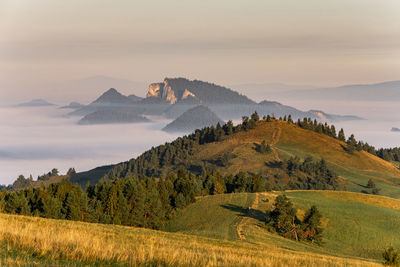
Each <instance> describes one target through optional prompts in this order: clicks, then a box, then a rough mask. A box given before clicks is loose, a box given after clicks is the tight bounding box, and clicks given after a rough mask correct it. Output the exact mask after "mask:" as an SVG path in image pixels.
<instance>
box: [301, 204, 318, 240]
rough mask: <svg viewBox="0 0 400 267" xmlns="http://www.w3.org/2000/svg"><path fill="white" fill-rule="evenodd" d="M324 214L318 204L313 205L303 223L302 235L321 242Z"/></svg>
mask: <svg viewBox="0 0 400 267" xmlns="http://www.w3.org/2000/svg"><path fill="white" fill-rule="evenodd" d="M321 219H322V215H321V213H320V212H319V210H318V209H317V207H316V206H312V207H311V208H310V209H309V210H308V211H307V212H306V214H305V216H304V220H303V223H302V228H303V232H302V236H303V238H306V239H307V240H309V241H311V242H312V243H314V242H316V243H321V241H322V232H323V229H322V228H321Z"/></svg>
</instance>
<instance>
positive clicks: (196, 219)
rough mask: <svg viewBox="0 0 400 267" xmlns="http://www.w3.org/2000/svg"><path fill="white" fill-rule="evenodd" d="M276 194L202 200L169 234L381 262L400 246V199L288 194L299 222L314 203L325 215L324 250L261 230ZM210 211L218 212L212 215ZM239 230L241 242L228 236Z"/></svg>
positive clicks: (236, 236)
mask: <svg viewBox="0 0 400 267" xmlns="http://www.w3.org/2000/svg"><path fill="white" fill-rule="evenodd" d="M277 194H278V193H259V194H257V196H256V194H246V193H242V194H231V195H216V196H209V197H205V198H201V199H199V200H198V201H197V202H196V203H195V204H193V205H191V206H189V207H188V208H186V210H185V211H184V212H183V213H182V214H180V215H179V216H178V217H177V218H176V219H175V220H174V221H172V222H171V226H170V227H169V228H168V230H171V231H176V232H181V233H189V234H196V235H203V236H218V234H216V233H215V232H218V231H219V229H223V231H222V232H221V234H220V237H223V238H225V239H230V240H234V239H237V240H238V239H241V238H242V239H245V240H246V241H249V242H252V243H257V244H273V245H274V246H275V247H278V248H286V249H290V250H295V251H311V252H314V253H324V254H329V255H336V256H347V257H362V258H371V259H380V257H381V253H382V251H383V249H384V248H386V247H387V246H388V245H390V244H392V245H393V246H395V247H400V240H399V239H398V238H396V237H398V236H400V200H397V199H392V198H388V197H382V196H372V195H365V194H359V193H351V192H335V191H290V192H286V194H287V195H288V197H289V198H291V199H292V200H293V202H294V203H295V205H296V207H297V208H298V209H299V212H298V215H299V216H300V217H301V216H302V215H304V212H305V210H306V209H307V208H309V207H310V206H311V205H313V204H315V205H317V206H318V208H319V209H320V210H321V213H322V214H323V215H324V219H323V225H324V228H325V233H324V245H323V246H322V247H319V246H316V245H311V244H307V243H298V242H295V241H291V240H288V239H285V238H282V237H280V236H278V235H276V234H271V233H269V232H267V231H266V230H265V229H264V228H263V225H264V218H265V217H264V214H263V212H265V211H266V210H268V209H271V206H272V203H273V200H274V198H275V196H276V195H277ZM246 195H248V196H247V197H246ZM249 199H254V200H255V201H253V203H252V205H251V206H252V210H251V211H249V210H248V209H247V208H248V207H249V205H248V200H249ZM267 199H268V201H267ZM241 203H242V204H241ZM243 203H245V204H244V205H243ZM212 210H217V212H216V213H215V214H214V213H212V212H211V211H212ZM238 220H240V221H239V222H238ZM214 221H215V222H221V223H223V224H224V225H225V228H218V227H215V225H214V223H213V222H214ZM235 226H236V227H237V230H238V231H241V232H243V236H242V237H239V234H238V233H235V232H234V231H230V233H232V234H230V235H226V228H229V227H230V228H232V227H235Z"/></svg>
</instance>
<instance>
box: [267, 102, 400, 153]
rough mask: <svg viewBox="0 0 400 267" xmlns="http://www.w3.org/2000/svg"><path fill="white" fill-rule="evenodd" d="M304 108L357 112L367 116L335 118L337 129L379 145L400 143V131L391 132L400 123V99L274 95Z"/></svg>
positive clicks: (339, 112) (392, 145) (357, 114)
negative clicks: (316, 98)
mask: <svg viewBox="0 0 400 267" xmlns="http://www.w3.org/2000/svg"><path fill="white" fill-rule="evenodd" d="M274 100H277V101H279V102H282V103H284V104H286V105H290V106H294V107H296V108H298V109H301V110H310V109H317V110H323V111H325V112H327V113H333V114H340V115H356V116H359V117H361V118H364V120H359V121H345V122H335V123H334V125H335V126H336V128H337V129H340V128H343V129H344V131H345V133H346V137H347V136H349V135H350V134H354V135H355V137H356V139H357V140H363V141H364V142H368V143H369V144H371V145H373V146H375V147H376V148H381V147H400V133H398V132H391V131H390V130H391V128H392V127H400V103H399V102H397V101H393V102H388V101H386V102H378V101H375V102H373V101H365V102H361V101H346V102H338V101H329V100H324V101H305V100H295V99H274Z"/></svg>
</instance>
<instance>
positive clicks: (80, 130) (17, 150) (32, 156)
mask: <svg viewBox="0 0 400 267" xmlns="http://www.w3.org/2000/svg"><path fill="white" fill-rule="evenodd" d="M66 112H67V110H60V109H58V108H57V107H40V108H37V107H36V108H0V140H1V143H0V184H9V183H11V182H12V181H14V180H15V179H16V178H17V177H18V175H19V174H23V175H25V176H29V175H30V174H32V176H33V177H34V179H36V178H37V176H38V175H41V174H43V173H45V172H48V171H49V170H51V169H52V168H58V169H59V170H60V172H61V173H65V172H66V171H67V169H68V168H70V167H74V168H75V169H76V170H77V171H84V170H88V169H91V168H94V167H97V166H101V165H107V164H112V163H118V162H121V161H126V160H128V159H130V158H133V157H136V156H138V155H139V154H141V153H142V152H144V151H145V150H147V149H149V148H151V147H152V146H156V145H159V144H162V143H165V142H167V141H171V140H173V139H175V138H176V137H177V135H172V134H167V133H165V132H162V131H160V130H159V129H161V128H162V127H164V126H165V125H166V124H167V123H168V121H160V120H158V121H156V122H154V123H142V124H113V125H88V126H82V125H77V124H76V121H77V120H78V119H79V118H77V117H74V118H67V117H65V116H64V114H65V113H66Z"/></svg>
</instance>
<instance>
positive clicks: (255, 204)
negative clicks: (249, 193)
mask: <svg viewBox="0 0 400 267" xmlns="http://www.w3.org/2000/svg"><path fill="white" fill-rule="evenodd" d="M255 194H256V197H255V198H254V201H253V203H252V204H251V206H250V207H249V210H248V213H249V214H251V213H252V212H254V210H256V209H257V208H258V195H259V193H255ZM249 221H250V217H243V218H242V220H241V221H240V223H239V224H238V226H237V233H238V236H239V238H240V239H241V240H246V236H245V235H244V231H243V227H244V226H245V225H246V224H248V223H249Z"/></svg>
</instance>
